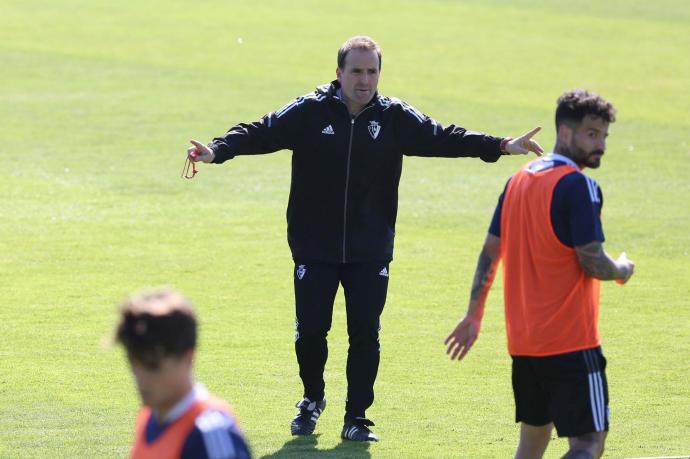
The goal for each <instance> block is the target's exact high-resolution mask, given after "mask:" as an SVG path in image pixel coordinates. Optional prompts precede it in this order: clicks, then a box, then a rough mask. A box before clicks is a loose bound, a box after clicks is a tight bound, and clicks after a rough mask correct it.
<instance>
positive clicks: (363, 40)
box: [338, 35, 381, 70]
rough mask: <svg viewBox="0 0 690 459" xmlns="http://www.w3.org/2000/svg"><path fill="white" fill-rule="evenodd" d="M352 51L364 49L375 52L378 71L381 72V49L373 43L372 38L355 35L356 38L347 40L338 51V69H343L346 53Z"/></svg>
mask: <svg viewBox="0 0 690 459" xmlns="http://www.w3.org/2000/svg"><path fill="white" fill-rule="evenodd" d="M353 49H364V50H368V51H376V54H377V55H378V56H379V70H381V47H380V46H379V44H378V43H376V42H375V41H374V39H373V38H371V37H367V36H366V35H357V36H356V37H352V38H348V39H347V40H346V41H345V43H343V45H342V46H341V47H340V49H339V50H338V68H339V69H341V70H342V69H344V68H345V58H346V57H347V53H349V52H350V51H352V50H353Z"/></svg>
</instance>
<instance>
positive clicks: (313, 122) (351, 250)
mask: <svg viewBox="0 0 690 459" xmlns="http://www.w3.org/2000/svg"><path fill="white" fill-rule="evenodd" d="M380 69H381V51H380V48H379V47H378V45H377V44H376V43H375V42H374V41H373V40H372V39H370V38H368V37H361V36H360V37H353V38H351V39H349V40H348V41H346V42H345V43H344V44H343V46H342V47H341V49H340V50H339V52H338V68H337V70H336V75H337V77H338V78H337V80H336V81H333V82H332V83H331V84H330V85H324V86H321V87H319V88H317V89H316V91H314V92H313V93H310V94H308V95H305V96H302V97H298V98H297V99H295V100H294V101H292V102H291V103H289V104H287V105H286V106H285V107H283V108H282V109H280V110H278V111H276V112H272V113H269V114H268V115H266V116H264V117H263V118H262V119H261V120H259V121H257V122H254V123H250V124H245V123H241V124H238V125H236V126H234V127H233V128H231V129H230V130H229V131H228V132H227V133H226V134H225V135H224V136H223V137H218V138H215V139H214V140H213V141H212V142H211V143H209V144H208V146H206V145H203V144H201V143H199V142H197V141H192V144H193V145H194V146H193V147H191V148H190V149H189V150H188V155H189V157H190V159H192V160H193V161H203V162H213V163H222V162H224V161H227V160H229V159H232V158H233V157H235V156H238V155H256V154H263V153H270V152H274V151H278V150H285V149H287V150H292V152H293V154H292V182H291V187H290V199H289V202H288V208H287V222H288V242H289V244H290V249H291V251H292V256H293V259H294V261H295V272H294V283H295V303H296V315H297V332H296V337H295V351H296V353H297V361H298V363H299V369H300V377H301V379H302V382H303V384H304V399H303V400H301V401H300V402H298V404H297V407H298V408H299V409H300V411H299V413H298V414H297V415H296V416H295V418H294V419H293V421H292V423H291V431H292V434H293V435H309V434H311V433H312V432H313V431H314V427H315V426H316V421H317V420H318V417H319V415H320V414H321V412H322V411H323V409H324V408H325V405H326V402H325V398H324V380H323V371H324V366H325V364H326V359H327V356H328V348H327V341H326V336H327V334H328V331H329V329H330V326H331V317H332V312H333V301H334V298H335V294H336V291H337V289H338V285H339V284H342V285H343V289H344V292H345V304H346V310H347V331H348V336H349V344H350V346H349V350H348V359H347V382H348V389H347V402H346V406H345V425H344V427H343V431H342V434H341V436H342V437H343V438H344V439H349V440H355V441H376V440H378V437H377V436H376V435H374V434H373V433H372V432H371V430H370V429H369V426H372V425H373V423H372V422H371V421H369V420H368V419H366V418H365V410H366V409H367V408H368V407H369V406H371V404H372V403H373V401H374V390H373V387H374V381H375V379H376V373H377V371H378V365H379V342H378V331H379V327H380V325H379V317H380V315H381V312H382V311H383V306H384V303H385V301H386V292H387V288H388V275H389V263H390V261H391V260H392V258H393V239H394V236H395V219H396V214H397V207H398V183H399V181H400V174H401V170H402V158H403V155H414V156H429V157H432V156H433V157H449V158H455V157H463V156H466V157H478V158H481V159H482V160H483V161H486V162H495V161H497V160H498V158H499V157H500V156H501V155H502V154H511V153H522V154H525V153H527V152H528V151H533V152H535V153H537V154H539V153H541V147H539V145H538V144H537V143H536V142H535V141H534V140H532V139H531V137H532V136H533V135H534V134H535V133H536V132H537V131H538V128H536V129H534V130H532V131H530V132H529V133H527V134H525V135H524V136H522V137H519V138H517V139H514V140H513V139H511V138H504V139H502V138H497V137H492V136H488V135H484V134H480V133H476V132H471V131H468V130H466V129H464V128H461V127H459V126H454V125H450V126H447V127H443V126H441V125H440V124H439V123H437V122H436V121H434V120H433V119H431V118H429V117H428V116H426V115H424V114H422V113H420V112H419V111H417V110H416V109H414V108H413V107H411V106H410V105H408V104H406V103H405V102H403V101H401V100H398V99H394V98H389V97H385V96H382V95H380V94H378V93H377V91H376V88H377V83H378V77H379V72H380Z"/></svg>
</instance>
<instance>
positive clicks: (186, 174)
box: [180, 153, 199, 179]
mask: <svg viewBox="0 0 690 459" xmlns="http://www.w3.org/2000/svg"><path fill="white" fill-rule="evenodd" d="M196 157H197V154H196V153H190V154H189V155H188V156H187V159H185V161H184V166H182V174H180V178H186V179H193V178H194V176H195V175H196V174H197V172H199V171H198V170H196V164H194V161H192V159H196ZM190 169H191V175H190Z"/></svg>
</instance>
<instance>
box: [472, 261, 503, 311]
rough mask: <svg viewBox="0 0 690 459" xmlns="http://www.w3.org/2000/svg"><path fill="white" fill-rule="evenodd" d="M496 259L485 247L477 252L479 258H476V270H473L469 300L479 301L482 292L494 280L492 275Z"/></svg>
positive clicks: (494, 271) (494, 272) (494, 270)
mask: <svg viewBox="0 0 690 459" xmlns="http://www.w3.org/2000/svg"><path fill="white" fill-rule="evenodd" d="M497 262H498V260H494V259H492V258H491V257H490V256H489V254H488V253H487V252H486V249H482V253H480V254H479V260H477V270H476V271H475V272H474V280H473V281H472V292H471V294H470V301H471V302H475V301H479V299H480V298H481V296H482V293H484V292H485V291H487V290H488V287H491V284H492V283H493V280H494V275H495V274H496V265H497V264H498V263H497Z"/></svg>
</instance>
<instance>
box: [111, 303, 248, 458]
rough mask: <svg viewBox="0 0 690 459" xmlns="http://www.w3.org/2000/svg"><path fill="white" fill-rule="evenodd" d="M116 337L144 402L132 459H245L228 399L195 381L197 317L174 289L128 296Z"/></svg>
mask: <svg viewBox="0 0 690 459" xmlns="http://www.w3.org/2000/svg"><path fill="white" fill-rule="evenodd" d="M116 340H117V341H118V342H119V343H121V344H122V345H123V346H124V347H125V350H126V351H127V357H128V360H129V363H130V366H131V369H132V373H133V374H134V379H135V382H136V385H137V389H138V390H139V394H140V395H141V399H142V401H143V405H144V406H143V407H142V408H141V410H140V411H139V415H138V416H137V421H136V431H135V437H134V445H133V447H132V452H131V455H130V457H131V458H132V459H192V458H193V459H206V458H208V459H235V458H237V459H245V458H249V457H250V452H249V449H248V447H247V443H246V441H245V439H244V436H243V434H242V432H241V431H240V429H239V427H238V426H237V423H236V421H235V418H234V415H233V414H232V411H231V409H230V407H229V406H228V404H227V403H225V402H223V401H222V400H219V399H217V398H215V397H213V396H211V395H210V394H209V393H208V392H207V391H206V389H205V388H204V387H203V386H202V385H201V384H199V383H194V378H193V375H192V363H193V360H194V352H195V349H196V341H197V321H196V314H195V312H194V308H193V307H192V304H191V303H190V302H189V301H188V300H187V299H186V298H184V297H183V296H182V295H181V294H179V293H178V292H175V291H171V290H159V291H153V292H149V293H143V294H140V295H137V296H133V297H131V298H129V299H127V300H126V301H125V302H124V303H123V305H122V308H121V311H120V321H119V324H118V325H117V329H116Z"/></svg>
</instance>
